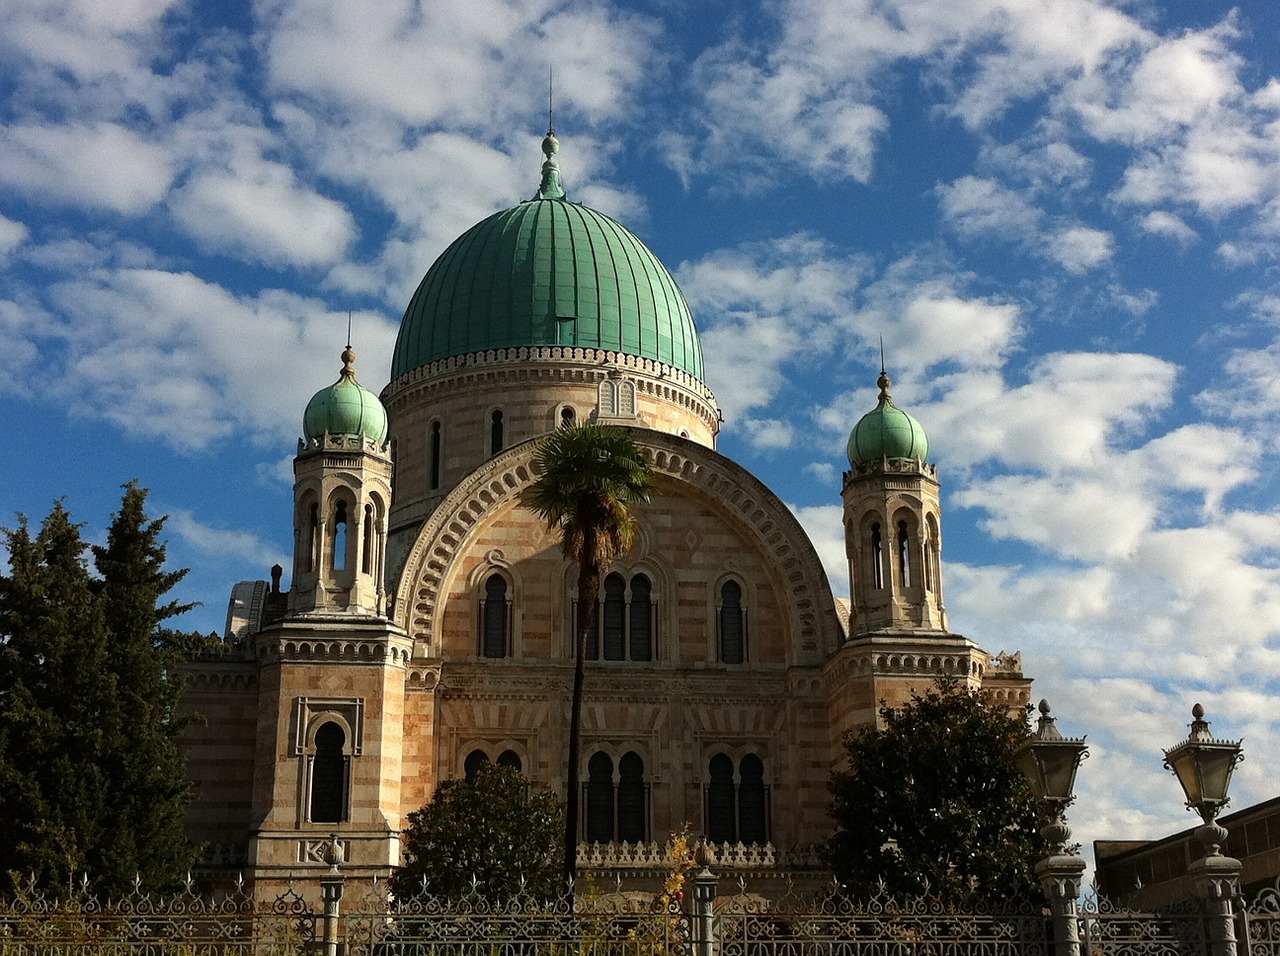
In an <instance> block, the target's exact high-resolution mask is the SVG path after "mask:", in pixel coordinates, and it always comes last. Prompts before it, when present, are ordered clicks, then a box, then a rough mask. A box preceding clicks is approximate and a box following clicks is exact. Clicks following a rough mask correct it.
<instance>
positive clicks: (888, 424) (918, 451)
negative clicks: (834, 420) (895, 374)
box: [849, 369, 929, 468]
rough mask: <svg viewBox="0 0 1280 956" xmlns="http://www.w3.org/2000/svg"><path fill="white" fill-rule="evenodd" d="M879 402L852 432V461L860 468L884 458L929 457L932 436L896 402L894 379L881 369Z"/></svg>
mask: <svg viewBox="0 0 1280 956" xmlns="http://www.w3.org/2000/svg"><path fill="white" fill-rule="evenodd" d="M876 384H877V385H879V386H880V402H879V404H877V405H876V407H875V408H873V409H872V410H871V411H869V412H867V414H865V415H863V416H862V418H861V419H859V421H858V424H856V425H854V426H853V431H852V432H850V433H849V464H850V465H852V466H853V467H855V468H857V467H859V466H860V465H869V464H871V463H872V462H877V461H880V460H882V459H885V458H890V459H892V458H910V459H915V458H918V459H920V460H921V461H924V460H925V459H926V458H928V457H929V439H928V438H927V437H925V433H924V429H923V428H922V427H921V426H920V423H919V422H918V421H916V420H915V419H914V418H912V417H911V416H910V415H908V414H907V413H906V412H904V411H903V410H902V409H900V408H898V407H897V406H896V405H894V404H893V397H892V396H891V395H890V394H889V386H890V385H892V384H893V382H892V381H891V380H890V379H889V376H888V375H887V374H885V371H884V370H883V369H881V370H880V378H879V379H877V380H876Z"/></svg>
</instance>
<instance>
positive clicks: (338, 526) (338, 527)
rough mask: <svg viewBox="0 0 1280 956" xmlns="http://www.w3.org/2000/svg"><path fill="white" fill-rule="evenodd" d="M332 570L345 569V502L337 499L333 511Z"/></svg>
mask: <svg viewBox="0 0 1280 956" xmlns="http://www.w3.org/2000/svg"><path fill="white" fill-rule="evenodd" d="M333 570H335V571H345V570H347V503H346V502H345V501H339V502H338V506H337V507H336V508H335V509H334V512H333Z"/></svg>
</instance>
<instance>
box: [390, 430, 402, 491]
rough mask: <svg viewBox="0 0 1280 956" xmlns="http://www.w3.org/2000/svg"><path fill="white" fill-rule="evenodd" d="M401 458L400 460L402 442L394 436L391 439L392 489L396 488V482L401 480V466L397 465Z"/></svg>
mask: <svg viewBox="0 0 1280 956" xmlns="http://www.w3.org/2000/svg"><path fill="white" fill-rule="evenodd" d="M399 460H400V442H399V441H398V440H397V439H395V438H393V439H391V487H392V489H394V488H395V486H396V484H397V483H398V482H399V480H400V469H399V467H397V462H398V461H399Z"/></svg>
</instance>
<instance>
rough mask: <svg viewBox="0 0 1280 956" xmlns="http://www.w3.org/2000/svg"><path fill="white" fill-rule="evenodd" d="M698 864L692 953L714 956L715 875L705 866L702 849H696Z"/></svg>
mask: <svg viewBox="0 0 1280 956" xmlns="http://www.w3.org/2000/svg"><path fill="white" fill-rule="evenodd" d="M698 851H699V852H698V854H697V856H698V858H699V859H698V862H699V863H700V864H701V869H700V870H698V872H697V873H696V874H694V877H693V906H694V927H695V929H696V931H697V934H698V935H697V939H696V940H695V941H694V952H695V953H697V956H715V950H716V941H715V920H714V919H713V918H712V914H713V907H714V904H715V901H716V884H717V879H716V875H715V874H714V873H713V872H711V867H710V866H708V865H707V859H706V856H707V855H706V853H705V851H704V848H703V847H701V846H700V847H699V848H698Z"/></svg>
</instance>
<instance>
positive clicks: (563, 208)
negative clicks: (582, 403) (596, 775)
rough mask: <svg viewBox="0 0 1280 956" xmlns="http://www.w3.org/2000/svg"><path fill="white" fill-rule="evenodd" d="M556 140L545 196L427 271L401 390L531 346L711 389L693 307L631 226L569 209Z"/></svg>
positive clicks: (479, 229)
mask: <svg viewBox="0 0 1280 956" xmlns="http://www.w3.org/2000/svg"><path fill="white" fill-rule="evenodd" d="M558 148H559V144H558V143H557V142H556V141H555V137H554V136H551V135H548V137H547V139H546V140H544V142H543V151H544V152H545V153H546V154H547V160H546V162H545V163H544V164H543V181H542V187H541V188H540V189H539V190H538V195H537V196H536V197H535V198H533V199H530V200H528V201H527V202H522V203H520V204H519V205H518V206H514V207H512V208H511V209H506V210H503V211H502V212H498V213H495V214H493V215H492V216H490V217H489V218H487V219H485V220H483V221H481V222H479V223H477V224H476V225H474V226H472V227H471V228H470V229H468V230H467V231H466V232H464V233H463V234H462V235H461V236H459V237H458V238H457V239H456V240H454V242H453V243H452V245H450V246H449V248H447V249H446V250H445V251H444V252H443V253H442V254H441V255H440V258H438V259H437V260H436V261H435V263H434V264H433V265H432V266H431V268H430V269H428V270H427V274H426V275H425V276H424V277H423V279H422V282H421V283H420V284H419V286H418V290H417V291H416V292H415V293H414V295H413V298H412V300H410V302H409V307H408V308H407V309H406V310H405V313H404V320H403V322H402V323H401V325H400V336H399V338H398V339H397V340H396V349H395V355H394V357H393V358H392V361H391V378H392V381H394V380H395V379H397V378H399V377H400V376H401V375H404V374H405V373H406V372H410V371H412V370H413V369H415V368H419V367H421V366H423V365H427V364H429V363H431V362H435V361H438V360H439V359H443V358H449V357H450V356H454V355H464V354H466V353H468V352H478V351H483V350H486V349H501V348H515V347H520V346H555V345H564V346H578V347H583V348H601V349H608V350H611V351H616V352H623V353H626V354H628V355H637V356H641V357H643V358H648V359H654V360H656V361H659V362H665V363H667V364H669V365H674V366H676V367H677V368H680V369H683V370H684V371H686V372H688V373H689V374H691V375H693V376H694V377H695V378H698V379H701V378H702V346H701V344H700V343H699V341H698V331H697V329H696V328H695V327H694V324H693V317H692V316H691V315H690V314H689V306H688V304H687V303H686V302H685V300H684V296H683V295H681V293H680V290H679V289H678V288H677V287H676V284H675V280H673V279H672V278H671V274H670V273H669V272H668V271H667V270H666V267H664V266H663V265H662V263H661V262H660V261H658V257H657V256H655V255H654V254H653V253H652V252H650V251H649V249H648V247H646V246H645V244H644V243H643V242H641V241H640V240H639V239H637V238H636V237H635V236H634V235H632V234H631V233H630V232H629V231H628V230H627V229H626V228H625V227H624V226H622V225H621V224H620V223H618V222H615V221H614V220H613V219H610V218H609V217H608V216H606V215H604V214H603V213H599V212H596V211H595V210H594V209H590V208H588V207H586V206H583V205H580V204H578V203H572V202H569V201H568V200H566V199H565V198H564V191H563V190H562V189H561V188H560V184H559V169H558V167H557V166H556V163H555V152H556V150H557V149H558Z"/></svg>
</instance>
